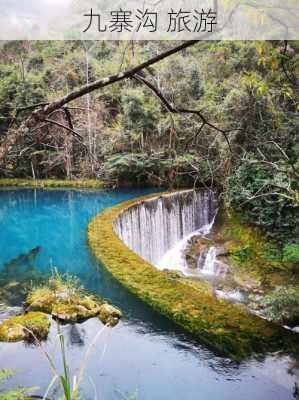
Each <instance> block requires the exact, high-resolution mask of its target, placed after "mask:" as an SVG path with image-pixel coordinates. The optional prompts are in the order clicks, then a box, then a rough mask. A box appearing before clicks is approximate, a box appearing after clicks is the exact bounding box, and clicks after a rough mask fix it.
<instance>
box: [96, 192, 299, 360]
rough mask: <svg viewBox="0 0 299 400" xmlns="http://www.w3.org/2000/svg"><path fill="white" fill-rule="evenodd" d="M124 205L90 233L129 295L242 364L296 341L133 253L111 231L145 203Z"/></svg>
mask: <svg viewBox="0 0 299 400" xmlns="http://www.w3.org/2000/svg"><path fill="white" fill-rule="evenodd" d="M152 197H153V196H146V197H143V198H141V199H138V200H133V201H128V202H126V203H123V204H120V205H117V206H115V207H113V208H111V209H108V210H106V211H104V212H103V213H102V214H100V215H98V216H96V217H95V218H94V219H93V221H92V222H91V223H90V225H89V228H88V238H89V243H90V246H91V248H92V250H93V252H94V254H95V255H96V257H97V258H98V259H99V260H100V261H101V262H102V263H103V265H104V266H105V267H106V268H107V269H108V270H109V271H110V272H111V273H112V275H113V276H114V277H115V278H116V279H118V280H119V281H120V282H121V283H122V284H123V285H124V286H125V287H126V288H128V289H129V290H130V291H131V292H132V293H134V294H136V295H137V296H138V297H139V298H140V299H142V300H144V301H145V302H146V303H148V304H149V305H150V306H152V307H153V308H154V309H156V310H157V311H159V312H161V313H162V314H163V315H165V316H167V317H169V318H171V319H172V320H174V321H175V322H176V323H177V324H178V325H180V326H182V327H183V328H185V329H186V330H188V331H189V332H191V333H192V334H194V335H196V336H198V337H199V338H201V340H202V341H204V342H205V343H207V344H210V345H211V346H213V347H214V348H215V349H217V350H218V351H219V352H221V353H222V354H226V355H229V356H231V357H232V358H235V359H243V358H246V357H247V356H250V355H252V354H253V353H255V352H265V351H268V350H269V351H270V350H271V351H272V350H278V349H280V348H281V347H288V346H290V347H292V346H293V345H294V343H295V335H293V334H292V333H290V332H288V331H286V330H285V329H283V328H281V327H279V326H275V325H273V324H271V323H269V322H267V321H265V320H263V319H261V318H259V317H257V316H254V315H250V314H248V313H247V312H246V310H245V309H244V308H243V307H242V306H233V305H231V304H229V303H227V302H226V301H223V300H217V299H216V298H215V297H213V296H212V295H211V293H210V292H209V291H208V290H206V284H204V285H203V287H201V284H200V282H199V281H198V282H196V284H194V283H191V284H190V282H188V281H187V282H186V281H184V280H182V279H170V278H169V276H168V274H167V273H165V272H163V271H159V270H157V269H156V268H155V267H153V266H152V265H151V264H149V263H148V262H146V261H145V260H143V259H142V258H141V257H139V256H138V255H137V254H135V253H134V252H133V251H131V250H130V249H129V248H128V247H127V246H126V245H125V244H124V243H123V242H122V241H121V240H120V239H119V237H118V236H117V234H116V233H115V232H114V230H113V223H114V221H115V220H116V218H117V217H118V216H119V215H120V214H121V213H122V212H123V211H124V210H126V209H128V208H129V207H131V206H136V205H137V204H138V203H140V202H141V201H144V200H145V199H149V198H152Z"/></svg>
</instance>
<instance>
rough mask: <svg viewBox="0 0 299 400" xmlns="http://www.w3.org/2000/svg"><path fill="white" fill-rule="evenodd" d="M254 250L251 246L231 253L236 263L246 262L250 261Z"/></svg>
mask: <svg viewBox="0 0 299 400" xmlns="http://www.w3.org/2000/svg"><path fill="white" fill-rule="evenodd" d="M254 254H255V253H254V248H253V247H251V246H245V247H243V248H241V249H240V250H236V251H235V252H234V253H233V257H234V258H235V259H236V260H237V261H238V262H241V263H242V262H246V261H248V260H249V259H251V258H252V257H253V256H254Z"/></svg>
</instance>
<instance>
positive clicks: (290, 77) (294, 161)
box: [0, 41, 299, 258]
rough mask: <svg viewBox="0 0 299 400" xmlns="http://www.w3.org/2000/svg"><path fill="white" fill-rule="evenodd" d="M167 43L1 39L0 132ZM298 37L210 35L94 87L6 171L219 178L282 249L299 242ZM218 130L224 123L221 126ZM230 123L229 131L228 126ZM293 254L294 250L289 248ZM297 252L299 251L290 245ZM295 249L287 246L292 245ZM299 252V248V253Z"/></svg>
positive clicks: (168, 180) (12, 158) (162, 180)
mask: <svg viewBox="0 0 299 400" xmlns="http://www.w3.org/2000/svg"><path fill="white" fill-rule="evenodd" d="M171 45H173V44H171V43H169V42H165V43H164V42H142V43H134V45H132V44H130V43H124V42H123V43H113V42H88V43H87V42H83V41H77V42H72V41H69V42H3V43H2V44H1V49H0V53H1V62H0V82H1V83H0V104H1V109H0V133H1V134H2V136H3V137H4V136H5V135H6V134H7V132H8V130H9V127H11V126H12V127H14V126H18V124H19V123H20V122H21V121H22V120H24V118H25V117H26V116H28V115H29V114H30V113H31V112H32V108H29V109H27V108H26V107H30V106H32V105H34V104H37V103H47V102H50V101H52V100H54V99H56V98H59V97H62V96H63V95H64V94H66V93H68V92H70V91H71V90H74V88H76V87H80V86H82V85H83V84H85V83H88V82H92V81H94V80H95V79H98V78H99V77H103V76H108V75H110V74H112V73H115V72H118V71H120V70H124V69H126V68H129V67H130V66H132V65H135V64H137V63H138V62H140V61H142V60H145V59H149V58H150V57H153V56H154V55H156V54H157V53H159V52H161V51H163V50H165V49H166V48H168V47H169V46H171ZM298 49H299V47H298V43H297V42H290V43H288V44H287V45H285V44H284V43H280V42H263V41H259V42H205V43H199V44H197V45H196V46H193V47H190V48H189V49H186V50H184V51H181V52H178V53H177V54H175V55H172V56H171V57H168V58H166V59H164V60H163V61H161V62H159V63H157V64H155V65H154V66H152V67H150V68H149V69H147V70H144V71H143V72H142V75H141V77H142V78H145V79H146V80H147V81H150V82H151V84H152V85H153V86H154V87H156V88H157V89H158V90H159V91H160V93H161V94H162V95H163V96H164V98H165V99H166V100H167V102H169V104H172V105H173V106H174V107H176V108H177V109H179V108H182V107H184V108H185V109H189V110H201V112H202V114H203V115H204V117H205V118H206V119H207V121H208V123H210V124H211V125H210V124H204V125H203V124H202V122H203V121H202V120H201V118H200V117H199V116H198V115H197V114H190V113H189V114H188V113H180V112H177V113H172V112H169V110H168V109H167V108H166V107H165V104H164V103H163V102H162V101H161V99H159V98H157V96H156V95H155V94H154V92H153V91H151V90H150V88H149V87H148V86H146V85H144V84H143V82H142V81H140V80H136V79H127V80H125V81H123V82H121V83H116V84H113V85H109V86H107V87H106V88H103V89H101V90H98V91H95V92H93V93H90V94H88V95H86V96H84V97H82V98H79V99H78V100H76V101H74V102H73V103H71V104H70V105H69V106H68V108H67V111H66V110H65V112H63V111H61V110H60V111H56V112H55V113H54V114H53V115H51V120H54V121H55V122H56V123H58V124H60V125H67V122H69V118H70V116H71V121H72V123H71V126H72V127H73V129H74V131H75V132H76V134H78V135H75V134H74V133H72V132H70V131H68V130H66V129H63V128H62V127H61V126H59V125H57V124H56V125H55V124H50V123H45V124H43V125H42V126H41V127H40V128H38V129H33V131H32V132H29V133H28V134H27V135H25V137H24V138H23V139H22V140H21V141H19V142H18V143H17V144H16V145H15V146H13V148H12V149H11V150H10V151H9V154H8V156H7V159H6V164H5V168H3V169H2V170H1V174H2V176H3V177H10V178H11V177H21V178H27V177H33V178H66V177H67V178H74V177H77V178H95V177H96V178H100V179H102V180H104V181H106V182H108V184H109V185H110V186H114V185H129V184H130V185H132V184H151V185H160V186H168V185H171V186H192V185H194V184H195V185H214V186H217V187H218V188H219V189H220V190H221V192H223V194H224V196H223V198H224V199H225V202H226V204H227V205H228V206H232V207H234V208H237V209H240V210H242V215H243V216H244V217H245V218H246V219H247V220H248V221H250V222H254V223H255V224H256V225H258V226H259V227H261V228H262V229H264V230H265V232H267V234H268V235H269V236H271V237H272V238H274V239H275V240H276V241H277V242H279V244H280V245H281V246H294V244H296V240H295V238H296V237H298V234H299V232H298V226H299V224H298V222H299V221H298V218H299V217H298V214H299V213H298V206H299V203H298V181H299V180H298V155H299V150H298V118H296V114H297V112H298V92H297V90H296V84H297V81H296V73H297V72H298ZM215 126H216V129H215ZM218 129H220V130H218ZM288 249H290V247H288ZM291 249H292V250H291V251H292V257H294V254H295V257H297V258H298V248H297V250H296V248H295V247H291ZM285 251H286V254H288V253H289V251H288V250H287V248H286V250H285ZM296 254H297V255H296Z"/></svg>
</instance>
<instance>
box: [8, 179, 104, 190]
mask: <svg viewBox="0 0 299 400" xmlns="http://www.w3.org/2000/svg"><path fill="white" fill-rule="evenodd" d="M0 187H21V188H70V189H102V188H103V187H104V184H103V182H102V181H99V180H96V179H77V180H76V179H72V180H71V179H17V178H11V179H10V178H3V179H0Z"/></svg>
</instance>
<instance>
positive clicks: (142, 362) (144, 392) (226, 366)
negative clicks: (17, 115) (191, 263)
mask: <svg viewBox="0 0 299 400" xmlns="http://www.w3.org/2000/svg"><path fill="white" fill-rule="evenodd" d="M146 192H148V190H137V189H134V190H119V191H83V190H51V191H47V190H29V189H26V190H13V189H9V190H8V189H7V190H1V191H0V228H1V230H0V249H1V251H0V272H1V268H2V271H3V270H5V269H6V270H9V271H11V275H10V278H9V279H10V282H9V284H8V285H7V287H5V288H4V287H3V285H4V284H3V283H2V281H0V293H1V295H2V300H1V301H7V300H8V298H7V297H5V296H7V293H8V292H7V291H8V289H11V288H14V287H15V285H16V284H17V283H18V282H20V281H22V279H23V276H22V275H23V273H24V274H26V273H27V272H28V271H29V272H30V274H33V273H37V274H42V276H46V274H48V273H50V272H51V268H52V267H53V266H55V267H57V268H58V270H59V271H60V272H69V273H71V274H74V275H76V276H77V277H78V278H79V279H80V281H81V282H82V284H83V285H84V286H85V287H86V288H87V289H90V290H93V291H95V292H96V293H98V294H99V295H101V296H103V297H105V298H107V299H110V300H111V301H112V303H114V304H116V305H117V306H119V307H121V308H122V310H123V311H124V313H125V315H126V318H125V319H124V320H122V321H121V322H120V323H119V325H118V326H117V327H115V328H113V329H112V330H108V331H106V332H105V333H104V334H103V336H101V337H100V339H99V340H98V342H97V343H96V345H95V346H94V347H93V351H92V354H91V357H90V359H89V361H88V363H87V368H86V372H85V379H84V383H83V385H82V392H83V398H84V399H85V400H94V398H95V395H94V393H95V390H96V392H97V398H98V399H104V400H121V399H123V398H132V396H133V395H134V393H135V394H136V396H135V397H133V398H136V399H138V400H195V399H210V400H219V399H221V400H239V399H240V398H242V400H266V399H273V400H291V399H293V400H294V398H293V394H292V393H293V389H294V381H295V379H296V373H298V366H296V364H295V363H294V361H293V360H292V359H291V358H290V357H289V356H282V355H279V354H268V355H267V354H265V355H264V357H261V358H260V359H259V360H247V361H245V362H242V363H238V364H237V363H234V362H232V361H231V360H229V359H226V358H222V357H219V356H217V355H215V353H214V352H213V351H212V350H211V349H208V348H207V347H206V346H205V345H203V344H202V343H201V342H200V341H199V340H195V339H194V338H193V337H192V336H191V335H188V334H186V333H185V332H183V331H182V330H181V329H180V328H178V327H177V326H176V325H175V324H173V323H172V322H171V321H169V320H168V319H166V318H164V317H162V316H161V315H159V314H158V313H156V312H154V311H153V310H152V309H151V308H150V307H148V306H146V305H145V304H143V303H142V302H141V301H139V300H138V299H137V298H136V297H135V296H133V295H131V294H130V293H129V292H128V291H127V290H125V289H124V288H123V287H122V286H121V285H120V284H119V283H118V282H117V281H115V280H114V279H113V278H112V277H111V275H110V274H109V273H107V272H106V271H105V269H104V268H103V267H102V266H101V265H99V263H98V262H97V261H96V260H95V258H94V257H93V256H92V254H91V252H90V249H89V246H88V243H87V240H86V229H87V225H88V223H89V221H90V220H91V218H92V217H93V216H95V215H96V214H97V213H99V212H100V211H102V210H103V209H105V208H107V207H111V206H112V205H114V204H117V203H119V202H121V201H125V200H127V199H130V198H134V197H138V196H139V195H142V194H144V193H146ZM179 197H180V196H179V195H172V196H171V197H170V198H168V201H167V200H161V199H160V200H156V201H155V204H154V207H151V205H149V204H145V203H144V204H143V206H142V207H141V209H140V210H137V209H135V210H134V211H130V212H128V213H127V214H126V215H125V216H124V218H123V219H122V221H118V222H117V227H118V229H120V231H121V232H122V233H123V234H124V236H125V235H126V236H125V237H126V241H127V243H130V244H131V245H134V246H135V249H139V250H138V251H140V252H142V254H143V256H144V257H145V258H147V259H150V260H155V261H156V262H158V261H159V260H160V259H161V258H163V254H164V253H165V252H167V251H168V250H170V249H172V248H173V247H174V246H175V245H176V242H178V241H180V240H181V239H183V238H184V237H185V236H188V235H189V234H192V232H196V231H198V230H199V229H200V228H202V229H203V228H204V227H205V226H207V225H209V223H211V221H212V219H213V216H214V215H215V210H216V204H215V199H214V197H213V195H212V194H208V193H207V192H203V193H199V194H196V195H194V194H191V195H190V194H189V195H186V196H185V197H184V200H182V199H180V198H179ZM136 215H137V216H139V217H138V218H139V219H138V220H137V221H136V219H135V217H134V216H136ZM127 224H128V225H127ZM133 232H135V233H137V234H139V239H140V242H141V243H138V240H137V238H135V237H133V235H132V233H133ZM156 235H157V236H156ZM1 285H2V286H1ZM12 292H13V293H14V294H16V290H12ZM3 296H4V298H3ZM1 301H0V303H1ZM17 305H21V304H18V300H17V298H14V306H17ZM101 328H102V323H101V322H100V321H99V320H98V319H97V318H95V319H91V320H88V321H86V322H84V323H82V324H75V325H65V326H63V327H62V331H63V333H64V335H65V342H66V350H67V359H68V361H69V364H70V366H71V374H72V376H73V375H78V370H79V367H80V365H81V362H82V360H83V359H84V355H85V354H86V351H87V350H88V349H89V345H90V343H91V342H92V340H93V338H94V337H95V335H96V334H97V332H98V331H99V330H100V329H101ZM44 348H45V350H46V351H47V352H48V353H49V354H51V357H52V358H53V359H54V361H55V362H56V364H57V365H58V368H59V371H60V372H61V370H60V366H61V356H60V353H59V351H58V341H57V329H56V326H55V324H53V326H52V328H51V332H50V335H49V338H48V340H47V341H46V342H45V344H44ZM3 368H12V369H15V370H16V372H17V373H16V375H15V377H14V378H12V380H10V381H8V382H7V383H6V387H15V386H17V385H24V386H38V387H39V390H38V392H37V394H42V395H43V394H44V393H45V391H46V389H47V387H48V386H49V384H50V382H51V380H52V378H53V376H52V373H51V369H50V368H49V365H48V362H47V360H46V359H45V356H44V354H43V352H41V350H40V349H39V348H38V347H36V346H34V345H27V344H24V343H0V370H1V369H3ZM53 398H54V399H55V398H58V395H57V394H56V397H55V396H54V397H53Z"/></svg>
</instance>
